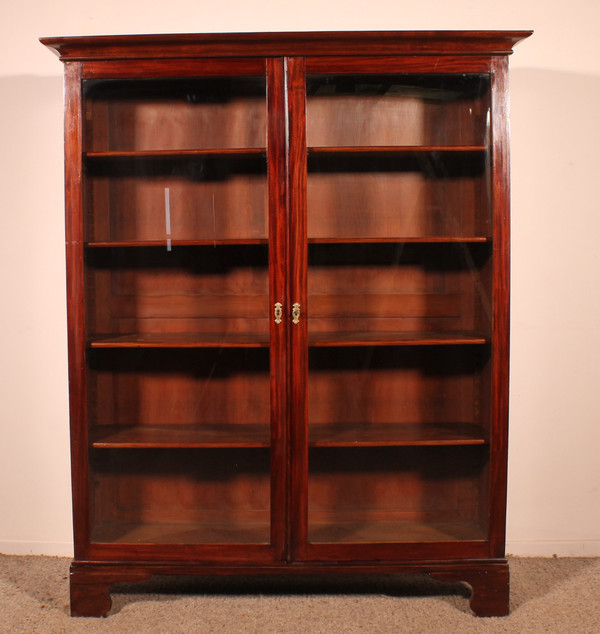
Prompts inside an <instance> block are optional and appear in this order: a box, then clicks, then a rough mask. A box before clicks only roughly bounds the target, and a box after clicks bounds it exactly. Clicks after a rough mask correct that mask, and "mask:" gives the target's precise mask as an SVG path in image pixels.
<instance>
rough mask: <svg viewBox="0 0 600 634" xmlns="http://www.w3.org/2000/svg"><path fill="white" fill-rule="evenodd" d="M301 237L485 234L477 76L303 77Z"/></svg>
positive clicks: (485, 163)
mask: <svg viewBox="0 0 600 634" xmlns="http://www.w3.org/2000/svg"><path fill="white" fill-rule="evenodd" d="M308 90H309V92H308V99H307V137H308V145H309V150H308V182H307V201H308V209H309V216H308V236H309V239H314V240H317V239H321V240H323V239H333V238H362V239H366V238H379V239H382V238H394V237H396V238H422V237H481V238H483V237H488V236H490V235H491V226H490V218H491V215H490V211H491V205H490V181H489V152H488V142H489V113H490V101H489V99H490V98H489V78H488V77H487V76H483V75H482V76H479V75H476V76H452V77H448V76H435V75H433V76H411V75H385V76H354V75H348V76H345V75H344V76H335V75H334V76H316V77H310V78H309V79H308Z"/></svg>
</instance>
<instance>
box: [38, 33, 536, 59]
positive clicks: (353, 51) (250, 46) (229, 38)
mask: <svg viewBox="0 0 600 634" xmlns="http://www.w3.org/2000/svg"><path fill="white" fill-rule="evenodd" d="M532 33H533V31H333V32H295V33H204V34H200V33H186V34H165V35H99V36H78V37H42V38H40V41H41V42H42V44H45V45H46V46H47V47H48V48H50V49H52V50H53V51H55V52H56V53H57V54H58V56H59V57H60V59H61V60H62V61H64V62H67V61H95V60H106V59H111V60H128V59H131V60H133V59H156V58H161V59H165V58H170V59H182V58H193V57H196V58H197V57H275V56H277V57H279V56H313V57H319V56H337V55H350V56H367V55H510V54H511V53H512V49H513V47H514V46H515V45H516V44H517V43H518V42H519V41H521V40H523V39H525V38H526V37H529V36H530V35H531V34H532Z"/></svg>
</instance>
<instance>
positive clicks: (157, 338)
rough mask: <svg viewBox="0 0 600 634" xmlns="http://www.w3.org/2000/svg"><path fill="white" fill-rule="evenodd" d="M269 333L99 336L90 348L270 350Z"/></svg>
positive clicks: (93, 340) (91, 342) (93, 339)
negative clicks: (268, 348)
mask: <svg viewBox="0 0 600 634" xmlns="http://www.w3.org/2000/svg"><path fill="white" fill-rule="evenodd" d="M269 341H270V339H269V334H268V333H237V332H235V333H212V332H208V333H172V334H171V333H158V334H156V333H134V334H126V335H107V336H106V337H104V336H96V337H94V338H92V339H91V341H90V342H89V345H90V347H91V348H267V347H268V346H269Z"/></svg>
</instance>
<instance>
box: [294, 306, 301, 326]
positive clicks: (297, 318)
mask: <svg viewBox="0 0 600 634" xmlns="http://www.w3.org/2000/svg"><path fill="white" fill-rule="evenodd" d="M292 323H293V324H298V323H300V304H298V302H296V303H295V304H293V305H292Z"/></svg>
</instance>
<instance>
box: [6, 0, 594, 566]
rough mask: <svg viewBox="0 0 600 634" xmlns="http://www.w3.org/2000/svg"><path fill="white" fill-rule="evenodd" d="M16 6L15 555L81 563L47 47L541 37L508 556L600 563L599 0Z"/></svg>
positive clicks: (524, 189) (533, 54)
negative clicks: (484, 32) (231, 37)
mask: <svg viewBox="0 0 600 634" xmlns="http://www.w3.org/2000/svg"><path fill="white" fill-rule="evenodd" d="M1 5H2V6H1V8H0V30H1V32H2V33H1V40H0V41H1V42H2V45H3V51H2V55H1V56H0V96H1V101H0V112H1V115H2V116H0V148H1V150H2V151H1V152H0V185H1V186H0V214H1V215H0V219H1V220H0V222H1V226H2V244H1V247H0V298H1V310H0V404H1V410H0V430H1V436H0V552H5V553H44V554H67V555H68V554H70V553H71V548H72V546H71V527H70V522H71V516H70V513H71V511H70V482H69V455H68V435H67V416H68V413H67V367H66V337H65V329H66V324H65V293H64V282H63V279H64V254H63V199H62V88H61V86H62V83H61V82H62V80H61V72H62V65H61V64H60V63H59V61H58V60H57V59H56V58H55V57H54V56H53V55H52V54H51V53H50V52H49V51H47V50H45V49H44V48H43V47H42V46H41V45H40V44H39V43H38V42H37V38H38V37H39V36H42V35H82V34H101V33H106V34H111V33H136V32H137V33H140V32H150V33H151V32H177V31H255V30H258V31H260V30H336V29H339V30H344V29H350V30H357V29H399V30H401V29H527V28H533V29H535V30H536V33H535V35H534V36H533V37H532V38H531V39H530V40H528V41H526V42H525V43H523V44H521V45H520V46H518V47H517V49H516V52H515V55H514V57H513V58H512V59H511V64H512V157H513V162H512V165H513V197H512V201H513V245H514V249H513V291H514V293H513V303H512V379H511V382H512V383H511V384H512V395H511V408H512V409H511V436H510V482H509V499H508V551H509V552H511V553H514V554H538V555H552V554H554V553H556V554H559V555H583V554H594V555H600V467H599V464H600V453H599V448H600V371H599V369H598V368H599V364H600V328H598V327H597V322H598V321H600V275H599V270H600V242H599V241H598V235H599V234H600V209H599V207H600V205H599V203H598V195H597V189H596V185H597V184H598V182H599V180H600V160H599V158H598V157H599V153H598V149H597V148H598V146H599V145H600V125H599V114H600V111H599V108H598V103H600V56H598V55H597V52H596V50H595V48H596V47H597V37H598V31H597V30H598V24H600V3H598V1H597V0H572V1H571V2H569V3H568V4H567V5H563V4H562V3H548V2H547V1H546V0H526V1H525V2H524V1H523V0H505V1H504V2H498V1H494V2H492V1H491V0H453V1H452V2H448V1H447V0H420V1H419V2H414V1H412V0H411V2H403V1H402V0H370V1H369V2H363V1H360V2H359V1H358V0H344V1H343V2H342V0H329V2H323V0H303V1H302V2H301V3H297V7H298V8H297V11H294V10H293V9H294V4H293V3H291V2H281V0H254V1H251V0H221V2H215V3H207V2H198V0H170V1H169V2H168V3H166V4H162V3H154V2H148V0H129V1H128V0H119V1H118V2H117V1H116V0H104V1H103V2H97V0H95V1H94V2H91V1H90V0H54V2H48V1H47V0H21V1H20V2H14V3H12V2H2V3H1ZM563 6H564V9H560V10H559V9H558V7H563ZM555 7H556V8H555Z"/></svg>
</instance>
